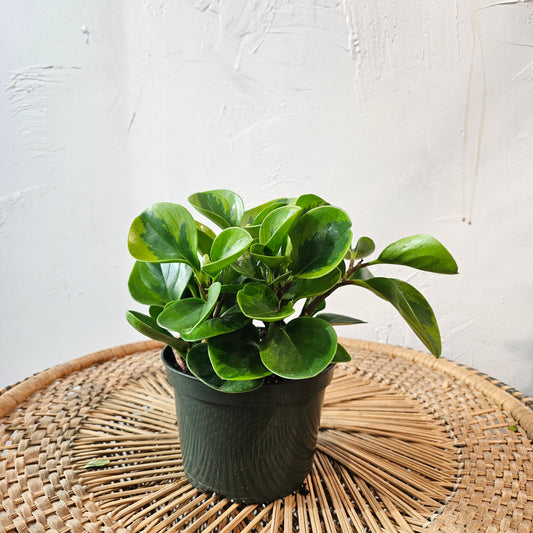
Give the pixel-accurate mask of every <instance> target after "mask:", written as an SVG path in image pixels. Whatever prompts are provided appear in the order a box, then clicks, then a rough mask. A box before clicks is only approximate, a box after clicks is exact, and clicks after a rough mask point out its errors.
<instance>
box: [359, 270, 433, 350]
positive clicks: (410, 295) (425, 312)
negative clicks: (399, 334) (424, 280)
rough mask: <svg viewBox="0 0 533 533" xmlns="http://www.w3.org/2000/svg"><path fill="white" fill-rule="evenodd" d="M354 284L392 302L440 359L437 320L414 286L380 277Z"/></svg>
mask: <svg viewBox="0 0 533 533" xmlns="http://www.w3.org/2000/svg"><path fill="white" fill-rule="evenodd" d="M353 283H354V285H359V286H361V287H365V288H366V289H369V290H371V291H372V292H373V293H374V294H377V295H378V296H379V297H380V298H383V299H384V300H387V301H388V302H390V303H391V304H392V305H393V306H394V307H395V308H396V309H397V310H398V312H399V313H400V315H401V316H402V317H403V318H404V320H405V321H406V322H407V324H408V325H409V326H410V327H411V329H412V330H413V331H414V332H415V334H416V335H417V337H418V338H419V339H420V340H421V341H422V342H423V343H424V345H425V346H426V347H427V348H428V350H429V351H430V352H431V353H432V354H433V355H435V356H436V357H439V355H440V353H441V340H440V332H439V327H438V325H437V320H436V319H435V315H434V314H433V310H432V309H431V307H430V305H429V304H428V302H427V301H426V299H425V298H424V297H423V296H422V294H420V293H419V292H418V291H417V290H416V289H415V288H414V287H413V286H412V285H409V283H406V282H405V281H401V280H398V279H392V278H379V277H376V278H371V279H369V280H366V281H363V280H354V281H353Z"/></svg>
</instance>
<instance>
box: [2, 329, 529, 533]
mask: <svg viewBox="0 0 533 533" xmlns="http://www.w3.org/2000/svg"><path fill="white" fill-rule="evenodd" d="M342 343H343V344H344V346H345V347H346V348H347V349H348V351H349V352H350V354H351V355H352V361H351V362H350V363H348V364H342V365H337V368H336V371H335V376H334V379H333V382H332V383H331V385H330V386H329V387H328V390H327V393H326V399H325V403H324V409H323V413H322V420H321V430H320V434H319V439H318V449H317V453H316V456H315V462H314V466H313V470H312V472H311V473H310V475H309V476H308V478H307V479H306V481H305V484H304V486H303V487H302V488H301V489H300V490H299V491H298V492H296V493H294V494H291V495H289V496H287V497H286V498H283V499H281V500H277V501H275V502H272V503H269V504H264V505H242V504H237V503H234V502H232V501H229V500H227V499H225V498H223V497H221V496H218V495H216V494H206V493H202V492H200V491H198V490H197V489H195V488H194V487H192V486H191V485H190V484H189V483H188V481H187V479H186V478H185V476H184V474H183V469H182V465H181V455H180V449H179V435H178V432H177V427H176V419H175V411H174V403H173V398H172V392H171V389H170V387H169V385H168V383H167V381H166V378H165V375H164V372H163V368H162V364H161V363H160V359H159V351H160V348H161V346H160V345H159V344H158V343H155V342H151V341H150V342H142V343H136V344H131V345H125V346H120V347H117V348H111V349H108V350H104V351H101V352H97V353H94V354H90V355H87V356H84V357H80V358H78V359H74V360H72V361H71V362H69V363H65V364H63V365H59V366H57V367H54V368H52V369H50V370H47V371H45V372H41V373H39V374H37V375H35V376H33V377H31V378H29V379H28V380H26V381H24V382H22V383H20V384H18V385H16V386H14V387H12V388H9V389H7V390H3V391H2V394H1V395H0V417H1V426H0V427H1V429H0V450H1V452H0V494H1V505H0V532H28V533H37V532H44V531H53V532H75V533H77V532H85V531H88V532H92V533H96V532H118V533H124V532H126V531H131V532H137V531H147V532H148V531H149V532H157V531H161V532H170V531H172V532H177V531H179V532H195V531H205V532H211V531H212V532H224V533H229V532H241V533H246V532H254V531H264V532H269V533H285V532H293V531H294V532H296V531H299V532H307V531H311V532H314V533H318V532H322V531H326V532H338V531H342V532H352V531H356V532H365V531H370V532H379V533H382V532H384V531H385V532H390V533H393V532H394V533H395V532H413V531H415V532H416V531H443V532H446V533H454V532H470V531H472V532H474V531H479V532H483V533H493V532H518V533H525V532H527V531H532V530H533V448H532V446H531V439H532V438H533V412H532V411H531V408H530V406H531V400H529V399H528V398H525V397H523V396H522V395H521V394H520V393H519V392H517V391H514V390H512V389H509V388H508V387H505V386H504V385H502V384H500V383H497V382H495V380H493V379H491V378H489V377H487V376H484V375H481V374H479V373H478V372H476V371H475V370H473V369H469V368H466V367H464V366H461V365H458V364H456V363H453V362H451V361H447V360H444V359H439V360H436V359H433V358H432V357H430V356H429V355H427V354H423V353H420V352H416V351H414V350H408V349H404V348H399V347H394V346H389V345H383V344H376V343H370V342H363V341H356V340H348V339H342ZM91 465H92V466H91Z"/></svg>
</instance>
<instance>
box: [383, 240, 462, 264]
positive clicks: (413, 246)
mask: <svg viewBox="0 0 533 533" xmlns="http://www.w3.org/2000/svg"><path fill="white" fill-rule="evenodd" d="M375 262H376V263H389V264H394V265H405V266H409V267H412V268H417V269H419V270H427V271H429V272H437V273H439V274H457V263H456V262H455V259H454V258H453V257H452V255H451V254H450V252H448V250H447V249H446V248H445V247H444V246H443V245H442V244H441V243H440V242H439V241H438V240H437V239H435V238H434V237H431V236H430V235H422V234H420V235H413V236H412V237H405V238H403V239H400V240H399V241H396V242H393V243H392V244H389V246H387V247H386V248H385V249H384V250H383V251H382V252H381V253H380V254H379V257H378V258H377V260H376V261H375Z"/></svg>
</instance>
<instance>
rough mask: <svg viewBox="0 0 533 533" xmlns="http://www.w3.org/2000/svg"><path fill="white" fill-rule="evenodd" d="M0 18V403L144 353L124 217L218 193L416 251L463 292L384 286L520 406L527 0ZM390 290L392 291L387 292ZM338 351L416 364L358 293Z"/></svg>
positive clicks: (150, 5) (531, 197)
mask: <svg viewBox="0 0 533 533" xmlns="http://www.w3.org/2000/svg"><path fill="white" fill-rule="evenodd" d="M2 8H3V9H2V16H1V17H0V51H1V53H0V123H1V125H2V126H1V128H0V176H1V180H0V250H1V252H0V291H1V299H0V354H1V355H0V357H1V359H0V369H1V372H0V386H2V385H7V384H9V383H13V382H14V381H16V380H18V379H20V378H23V377H25V376H27V375H29V374H31V373H33V372H36V371H39V370H42V369H44V368H47V367H49V366H51V365H54V364H57V363H59V362H61V361H65V360H68V359H71V358H73V357H77V356H80V355H83V354H85V353H89V352H92V351H95V350H98V349H102V348H105V347H108V346H113V345H117V344H123V343H127V342H130V341H134V340H139V339H141V336H140V335H138V334H137V333H136V332H135V331H134V330H132V329H131V328H130V327H129V325H128V324H127V323H126V322H125V319H124V310H125V309H127V308H131V307H132V306H133V307H135V304H134V303H133V302H132V300H131V298H130V297H129V294H128V292H127V287H126V280H127V277H128V274H129V270H130V268H131V266H132V260H131V258H130V257H129V255H128V252H127V248H126V236H127V232H128V228H129V224H130V222H131V220H132V219H133V218H134V217H135V216H136V215H137V214H138V213H139V212H140V211H141V210H142V209H144V208H145V207H147V206H148V205H150V204H151V203H153V202H156V201H174V202H177V203H182V202H185V201H186V198H187V196H188V195H189V194H191V193H192V192H195V191H198V190H208V189H212V188H221V187H224V188H230V189H233V190H235V191H237V192H238V193H240V194H241V195H242V196H243V198H244V199H245V202H246V203H247V205H253V204H255V203H261V202H262V201H264V200H265V199H266V198H267V197H275V196H285V195H289V196H297V195H299V194H302V193H305V192H311V193H314V194H318V195H320V196H322V197H324V198H326V199H328V200H329V201H330V202H331V203H334V204H337V205H340V206H341V207H343V208H345V209H346V210H347V211H348V212H349V213H350V215H351V217H352V219H353V222H354V233H355V234H356V235H357V236H360V235H368V236H370V237H372V238H373V239H374V240H375V242H376V244H377V247H378V249H381V248H383V247H384V246H385V245H387V244H388V243H390V242H392V241H394V240H396V239H398V238H400V237H403V236H406V235H411V234H414V233H422V232H423V233H429V234H432V235H434V236H436V237H437V238H439V239H440V240H441V241H442V242H444V243H445V244H446V245H447V247H448V248H449V249H450V250H451V251H452V253H453V254H454V256H455V257H456V259H457V261H458V263H459V267H460V275H459V276H453V277H443V276H436V275H432V274H427V273H408V272H406V271H405V270H402V269H401V268H400V269H396V270H394V269H388V270H387V272H388V273H389V274H391V275H397V276H398V277H403V278H404V279H407V281H409V282H410V283H412V284H413V285H415V286H416V287H417V288H419V289H420V290H421V291H422V292H423V293H424V294H425V295H426V297H427V298H428V300H429V301H430V303H431V304H432V306H433V308H434V310H435V313H436V315H437V317H438V319H439V323H440V326H441V332H442V336H443V345H444V351H443V355H444V356H445V357H448V358H451V359H455V360H458V361H460V362H462V363H465V364H468V365H471V366H474V367H476V368H478V369H480V370H482V371H485V372H487V373H489V374H491V375H493V376H495V377H498V378H500V379H501V380H503V381H505V382H507V383H509V384H511V385H513V386H515V387H517V388H518V389H520V390H522V391H523V392H525V393H526V394H529V395H533V305H532V303H531V302H532V301H533V282H532V279H533V278H532V276H531V268H532V263H533V231H532V230H533V214H532V212H533V211H532V209H531V205H532V202H533V184H532V177H533V175H532V174H533V2H528V1H511V0H509V1H507V0H506V1H499V2H494V1H493V0H462V1H459V0H416V1H414V0H405V1H403V2H397V1H396V0H343V1H335V0H305V1H282V0H246V1H245V0H231V1H230V0H188V1H182V2H167V1H165V0H144V1H140V0H139V1H136V2H124V1H115V2H105V1H103V0H91V1H82V0H79V1H77V2H71V1H68V2H67V1H65V0H58V1H56V2H53V3H50V2H44V1H42V0H37V1H34V2H29V3H28V2H18V1H15V0H5V1H4V2H3V3H2ZM406 276H407V277H406ZM328 308H329V310H331V311H337V312H344V313H347V314H351V315H353V316H357V317H359V318H361V319H364V320H367V321H368V322H369V323H368V324H366V325H362V326H353V327H349V328H346V329H340V328H339V333H340V334H341V335H344V336H351V337H357V336H359V337H362V338H366V339H372V340H377V341H381V342H387V343H393V344H400V345H404V346H411V347H414V348H417V349H423V347H422V346H421V344H420V342H419V341H418V340H417V339H416V337H415V336H414V335H413V334H411V333H410V330H409V329H408V328H407V326H406V325H404V324H403V322H402V321H401V319H400V318H399V317H397V315H396V312H395V311H394V309H393V308H392V307H391V306H390V305H388V304H387V303H385V302H383V301H381V300H377V299H376V298H375V297H374V296H373V295H370V294H367V293H365V292H364V291H362V290H361V289H359V290H357V289H355V288H347V289H345V292H342V293H341V292H339V293H337V294H336V295H335V297H334V298H333V300H332V301H331V303H330V304H329V306H328Z"/></svg>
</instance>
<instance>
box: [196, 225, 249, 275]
mask: <svg viewBox="0 0 533 533" xmlns="http://www.w3.org/2000/svg"><path fill="white" fill-rule="evenodd" d="M251 242H252V237H251V236H250V234H249V233H248V232H247V231H245V230H244V229H242V228H227V229H225V230H223V231H222V232H221V233H220V234H219V235H218V236H217V237H216V239H215V240H214V241H213V246H211V254H210V257H211V263H207V264H205V265H204V266H203V267H202V270H203V271H204V272H205V273H206V274H208V275H209V276H212V277H215V276H217V275H218V274H219V273H220V272H221V271H222V270H223V269H224V268H226V267H227V266H228V265H231V263H233V261H235V260H236V259H238V258H239V257H240V256H241V255H242V254H243V253H244V252H245V251H246V250H247V249H248V246H249V245H250V243H251Z"/></svg>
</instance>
